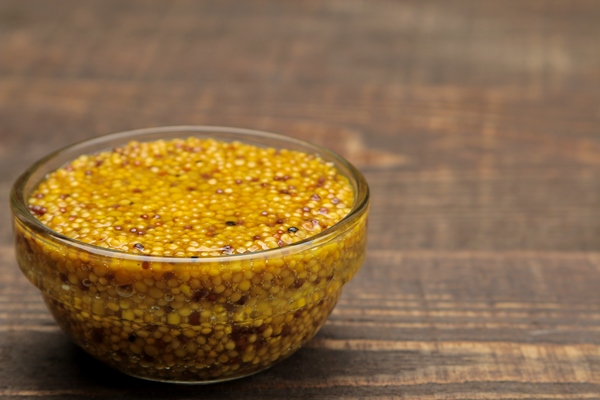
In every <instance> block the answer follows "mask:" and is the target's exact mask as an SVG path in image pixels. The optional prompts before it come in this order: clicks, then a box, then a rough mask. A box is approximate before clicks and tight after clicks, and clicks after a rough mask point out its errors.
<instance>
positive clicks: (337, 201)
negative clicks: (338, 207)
mask: <svg viewBox="0 0 600 400" xmlns="http://www.w3.org/2000/svg"><path fill="white" fill-rule="evenodd" d="M331 204H340V199H338V198H337V197H334V198H333V199H331Z"/></svg>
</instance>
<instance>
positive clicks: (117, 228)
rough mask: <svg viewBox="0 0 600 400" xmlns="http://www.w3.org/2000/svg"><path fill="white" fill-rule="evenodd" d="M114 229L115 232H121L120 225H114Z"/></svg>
mask: <svg viewBox="0 0 600 400" xmlns="http://www.w3.org/2000/svg"><path fill="white" fill-rule="evenodd" d="M114 229H115V231H121V230H123V227H122V226H121V225H115V226H114Z"/></svg>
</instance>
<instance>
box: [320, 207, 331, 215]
mask: <svg viewBox="0 0 600 400" xmlns="http://www.w3.org/2000/svg"><path fill="white" fill-rule="evenodd" d="M327 213H329V209H328V208H327V207H321V208H319V214H327Z"/></svg>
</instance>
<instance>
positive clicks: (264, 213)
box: [260, 211, 269, 217]
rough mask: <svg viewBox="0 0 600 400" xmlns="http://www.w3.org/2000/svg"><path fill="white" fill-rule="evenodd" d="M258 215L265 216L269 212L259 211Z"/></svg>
mask: <svg viewBox="0 0 600 400" xmlns="http://www.w3.org/2000/svg"><path fill="white" fill-rule="evenodd" d="M260 215H262V216H265V217H266V216H267V215H269V213H268V212H266V211H263V212H261V213H260Z"/></svg>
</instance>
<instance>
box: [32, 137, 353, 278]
mask: <svg viewBox="0 0 600 400" xmlns="http://www.w3.org/2000/svg"><path fill="white" fill-rule="evenodd" d="M353 201H354V198H353V191H352V187H351V186H350V184H349V183H348V180H347V178H346V177H345V176H343V175H342V174H340V173H339V172H338V171H337V170H336V168H335V167H333V166H332V165H331V164H330V163H327V162H325V161H324V160H322V159H321V158H319V157H317V156H316V155H312V154H308V153H303V152H299V151H290V150H279V151H277V150H275V149H273V148H259V147H256V146H252V145H249V144H243V143H240V142H231V143H228V142H222V141H217V140H213V139H199V138H188V139H179V140H172V141H164V140H158V141H154V142H136V141H132V142H130V143H128V144H127V145H125V146H123V147H118V148H115V149H113V150H112V151H105V152H100V153H98V154H93V155H83V156H80V157H79V158H77V159H75V160H73V161H72V162H71V163H69V164H68V165H66V166H64V167H62V168H60V169H59V170H57V171H55V172H54V173H51V174H50V175H49V176H48V177H47V178H46V180H44V181H43V182H42V183H41V184H40V185H39V187H38V188H37V190H36V191H35V192H34V193H33V194H32V196H31V198H30V199H29V208H30V211H31V213H32V214H33V215H35V216H36V218H38V219H39V220H40V221H41V222H42V223H44V224H45V225H47V226H48V227H49V228H51V229H53V230H55V231H56V232H59V233H61V234H63V235H66V236H68V237H71V238H73V239H76V240H78V241H81V242H85V243H89V244H93V245H97V246H101V247H105V248H109V249H114V250H120V251H125V252H132V253H138V254H140V253H141V254H146V255H159V256H176V257H206V256H216V255H231V254H241V253H246V252H254V251H258V250H266V249H270V248H277V247H282V246H286V245H289V244H292V243H295V242H297V241H300V240H303V239H305V238H307V237H310V236H313V235H315V234H317V233H319V232H321V231H323V230H324V229H327V228H328V227H331V226H332V225H334V224H336V223H337V222H339V221H340V220H341V219H342V218H343V217H344V216H345V215H347V214H348V212H349V211H350V209H351V208H352V205H353ZM97 275H99V274H97ZM99 276H100V275H99ZM122 278H123V279H124V281H126V280H127V278H126V277H122Z"/></svg>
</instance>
